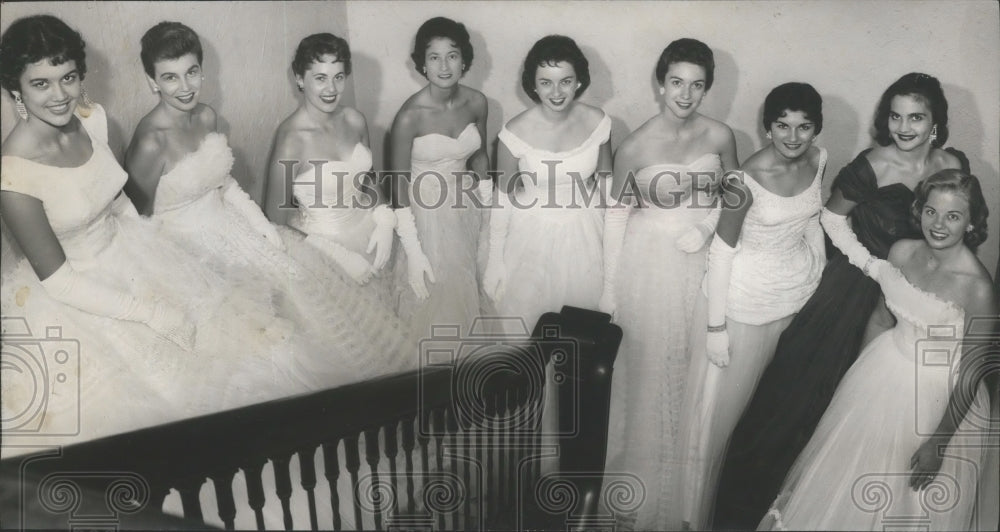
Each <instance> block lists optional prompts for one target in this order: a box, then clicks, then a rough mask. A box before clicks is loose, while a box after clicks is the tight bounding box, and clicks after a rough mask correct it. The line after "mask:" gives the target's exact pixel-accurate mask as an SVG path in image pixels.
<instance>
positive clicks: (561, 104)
mask: <svg viewBox="0 0 1000 532" xmlns="http://www.w3.org/2000/svg"><path fill="white" fill-rule="evenodd" d="M578 88H580V83H579V82H578V81H577V79H576V70H575V69H574V68H573V65H572V64H570V63H568V62H566V61H559V62H558V63H555V64H548V63H544V64H542V65H539V67H538V69H537V70H535V93H536V94H538V98H539V99H540V100H541V104H542V105H544V106H545V107H546V108H548V109H551V110H552V111H556V112H562V111H565V110H566V109H568V108H569V106H570V104H571V103H573V100H574V99H575V98H576V90H577V89H578Z"/></svg>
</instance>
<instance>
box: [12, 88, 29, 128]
mask: <svg viewBox="0 0 1000 532" xmlns="http://www.w3.org/2000/svg"><path fill="white" fill-rule="evenodd" d="M14 109H15V110H16V111H17V116H19V117H21V120H24V121H25V122H27V121H28V108H27V107H25V106H24V100H22V99H21V93H20V92H15V93H14Z"/></svg>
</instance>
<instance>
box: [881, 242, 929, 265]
mask: <svg viewBox="0 0 1000 532" xmlns="http://www.w3.org/2000/svg"><path fill="white" fill-rule="evenodd" d="M923 244H924V241H923V240H917V239H906V238H904V239H902V240H897V241H896V243H895V244H893V245H892V247H891V248H889V255H888V256H887V257H886V259H887V260H888V261H889V262H891V263H893V264H895V265H896V266H900V265H902V264H905V263H906V262H907V261H909V260H910V257H912V256H913V252H914V251H916V250H917V249H918V248H919V247H920V246H922V245H923Z"/></svg>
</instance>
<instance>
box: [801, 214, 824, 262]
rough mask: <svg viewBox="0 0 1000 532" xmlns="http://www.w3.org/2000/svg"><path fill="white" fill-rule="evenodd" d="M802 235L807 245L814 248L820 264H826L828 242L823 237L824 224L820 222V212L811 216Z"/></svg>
mask: <svg viewBox="0 0 1000 532" xmlns="http://www.w3.org/2000/svg"><path fill="white" fill-rule="evenodd" d="M802 236H803V238H805V241H806V245H808V246H809V247H810V248H812V250H813V256H815V257H816V258H818V259H819V262H820V264H826V242H825V241H824V239H823V226H821V225H820V223H819V214H816V215H815V216H813V217H812V218H809V221H808V222H806V228H805V231H804V233H803V235H802Z"/></svg>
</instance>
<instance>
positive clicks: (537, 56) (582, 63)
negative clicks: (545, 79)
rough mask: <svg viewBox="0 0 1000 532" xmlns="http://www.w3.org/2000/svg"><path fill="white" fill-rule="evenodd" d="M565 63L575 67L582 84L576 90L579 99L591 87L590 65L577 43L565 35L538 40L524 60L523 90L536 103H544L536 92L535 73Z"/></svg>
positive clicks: (549, 36) (522, 73)
mask: <svg viewBox="0 0 1000 532" xmlns="http://www.w3.org/2000/svg"><path fill="white" fill-rule="evenodd" d="M561 61H565V62H567V63H569V64H571V65H573V70H574V72H576V79H577V81H579V82H580V88H578V89H576V95H575V96H574V98H579V97H580V95H581V94H583V92H584V91H586V90H587V87H589V86H590V63H589V62H588V61H587V57H586V56H585V55H583V51H582V50H580V47H579V46H577V45H576V41H574V40H573V39H570V38H569V37H566V36H565V35H548V36H545V37H542V38H541V39H538V42H536V43H535V45H534V46H532V47H531V50H529V51H528V55H527V57H525V58H524V67H523V68H522V71H521V88H522V89H524V92H525V93H526V94H527V95H528V97H529V98H531V99H532V101H534V102H536V103H537V102H540V101H542V99H541V98H539V97H538V93H537V92H535V73H536V72H538V67H540V66H542V65H550V66H551V65H555V64H556V63H559V62H561Z"/></svg>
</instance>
